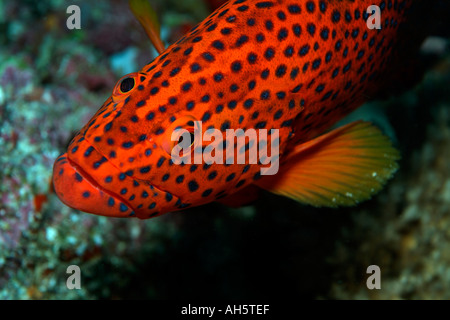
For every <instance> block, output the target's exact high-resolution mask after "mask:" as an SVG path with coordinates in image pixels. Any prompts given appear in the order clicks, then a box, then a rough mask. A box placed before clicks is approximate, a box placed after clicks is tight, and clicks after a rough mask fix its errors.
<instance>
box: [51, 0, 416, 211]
mask: <svg viewBox="0 0 450 320" xmlns="http://www.w3.org/2000/svg"><path fill="white" fill-rule="evenodd" d="M410 3H411V1H380V0H377V1H374V0H370V1H366V0H364V1H317V0H316V1H312V0H311V1H303V0H302V1H293V0H278V1H256V0H238V1H229V2H227V3H226V4H224V5H223V6H222V7H221V8H219V9H217V10H216V11H215V12H214V13H212V14H211V15H210V16H209V17H207V18H206V19H205V20H204V21H203V22H202V23H200V24H199V25H198V26H196V27H194V28H193V29H192V30H191V31H190V32H189V33H188V34H187V35H186V36H184V37H182V38H181V39H180V40H179V41H177V42H176V43H174V44H173V45H171V46H170V47H168V48H167V49H166V50H165V51H164V52H163V53H162V54H161V55H160V56H159V57H157V58H156V59H155V60H153V61H152V62H150V63H149V64H148V65H146V66H144V67H143V68H142V69H141V70H140V71H139V72H136V73H133V74H131V75H127V76H125V77H124V78H122V79H121V80H119V82H118V83H117V85H116V88H115V89H114V91H113V94H112V96H111V97H110V98H108V99H107V101H106V102H105V104H104V105H103V106H102V107H101V108H100V109H99V111H98V112H97V113H96V114H95V115H94V116H93V118H92V119H91V121H89V122H88V124H87V125H86V126H85V127H84V128H83V129H82V130H81V131H80V132H79V133H78V134H77V136H76V137H75V138H74V139H73V140H72V142H71V144H70V146H69V147H68V150H67V153H66V154H63V155H62V156H61V157H60V158H59V161H57V162H56V163H55V167H54V185H55V188H56V192H57V195H58V196H59V197H60V198H61V199H62V201H63V202H65V203H66V204H67V205H69V206H72V207H74V208H76V209H80V210H82V211H86V212H91V213H95V214H101V215H108V216H116V217H126V216H137V217H139V218H143V219H145V218H150V217H155V216H158V215H160V214H163V213H166V212H169V211H176V210H181V209H184V208H186V207H189V206H197V205H201V204H204V203H208V202H212V201H215V200H218V199H224V198H226V197H227V196H230V195H232V194H234V193H236V192H242V189H244V188H248V187H249V186H252V185H255V184H257V182H258V180H260V179H262V178H264V177H262V176H261V174H260V168H261V165H260V164H250V165H248V164H233V165H223V164H212V165H205V164H197V165H195V164H185V165H176V164H174V163H173V161H172V160H171V156H170V154H169V153H168V152H167V150H166V149H165V148H164V146H165V145H167V144H168V143H169V144H170V135H171V133H172V131H173V129H174V128H175V126H186V125H187V123H188V122H189V120H196V121H202V130H203V132H205V131H206V130H207V129H209V128H216V129H219V130H221V131H222V132H225V131H226V129H238V128H242V129H244V130H246V129H250V128H253V129H267V130H270V129H277V130H279V137H280V143H279V148H280V161H281V166H283V162H284V160H283V159H284V157H285V156H287V155H289V153H290V152H291V150H292V149H293V148H295V147H296V146H298V145H300V144H302V143H306V142H308V141H310V140H311V139H313V138H315V137H317V136H318V135H319V134H321V133H323V132H324V131H325V130H326V129H328V128H329V127H330V126H331V125H333V124H334V123H335V122H337V121H338V120H340V119H341V118H342V117H344V116H345V115H346V114H348V113H349V112H351V111H352V110H354V109H355V108H357V107H358V106H360V105H361V104H362V103H363V102H364V101H365V100H366V99H367V98H366V97H367V96H372V95H373V94H374V93H375V92H376V90H377V84H378V83H379V82H380V77H381V76H382V71H383V70H384V69H385V68H386V66H388V65H389V63H390V60H392V56H394V54H393V53H394V48H395V47H394V44H395V41H396V40H395V39H396V37H397V30H398V28H399V27H400V26H401V25H402V23H403V22H404V20H405V17H406V15H405V12H406V9H407V8H408V6H409V5H410ZM373 4H376V5H378V6H380V8H381V9H382V13H381V14H382V17H383V19H382V21H383V27H382V29H381V30H376V29H375V30H371V29H369V28H368V27H367V24H366V20H367V18H368V16H369V15H368V14H367V13H366V9H367V7H368V6H370V5H373ZM130 78H131V79H133V81H134V84H133V85H132V89H131V90H130V92H126V93H124V92H123V91H121V86H123V88H125V87H126V84H127V83H126V82H125V81H128V82H130V80H128V79H130ZM231 143H232V142H231ZM268 143H269V144H270V142H268ZM248 152H249V150H247V151H246V153H247V156H248ZM61 159H62V160H61ZM77 174H78V175H81V176H82V179H83V181H84V182H83V183H81V182H79V181H78V180H79V179H77ZM246 190H248V189H246ZM94 194H95V196H94ZM111 199H112V200H111Z"/></svg>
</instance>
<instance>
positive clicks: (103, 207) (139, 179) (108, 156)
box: [53, 72, 257, 219]
mask: <svg viewBox="0 0 450 320" xmlns="http://www.w3.org/2000/svg"><path fill="white" fill-rule="evenodd" d="M154 82H155V79H153V78H152V79H149V78H148V77H147V75H146V74H144V73H141V72H136V73H132V74H129V75H127V76H124V77H123V78H121V79H120V80H119V81H118V82H117V84H116V86H115V88H114V90H113V93H112V95H111V97H110V98H108V99H107V100H106V101H105V103H104V104H103V106H102V107H101V108H100V109H99V110H98V111H97V113H96V114H95V115H94V116H93V117H92V119H91V120H90V121H89V122H88V123H87V124H86V125H85V126H84V127H83V128H82V129H81V130H80V132H79V133H78V134H77V135H76V136H75V137H74V138H73V140H72V141H71V143H70V144H69V146H68V150H67V152H66V153H64V154H62V155H61V156H59V157H58V159H57V160H56V162H55V165H54V169H53V182H54V186H55V191H56V194H57V195H58V197H59V198H60V199H61V200H62V201H63V202H64V203H65V204H66V205H68V206H70V207H72V208H75V209H78V210H81V211H85V212H89V213H94V214H98V215H104V216H112V217H129V216H132V217H134V216H136V217H138V218H142V219H147V218H151V217H155V216H157V215H160V214H163V213H166V212H170V211H177V210H182V209H184V208H187V207H190V206H197V205H200V204H204V203H208V202H212V201H215V200H217V199H221V198H223V197H225V196H227V195H228V194H229V193H232V192H235V191H236V190H237V189H238V188H241V187H244V186H245V185H247V184H248V183H249V182H250V180H248V181H246V179H244V178H243V175H246V174H250V173H251V172H255V169H256V170H257V168H256V167H257V165H249V164H233V165H229V164H227V159H225V158H226V154H225V152H223V154H222V156H221V158H222V161H204V160H205V159H204V158H202V157H201V153H202V151H204V150H205V148H206V147H207V146H209V147H210V148H211V145H212V144H211V141H215V147H216V150H223V145H224V143H225V144H226V143H228V142H225V141H226V137H224V136H223V134H224V133H225V130H221V129H224V128H220V123H222V122H223V116H218V117H217V118H215V115H214V112H211V116H210V117H211V118H212V119H210V121H208V122H207V123H208V125H203V126H202V121H201V120H202V119H203V120H205V116H204V115H205V113H206V112H207V111H208V110H210V109H211V108H215V106H214V105H213V104H212V103H209V104H208V103H204V104H203V105H202V108H190V107H189V106H190V104H193V103H194V102H193V101H192V100H190V99H191V98H189V97H186V95H182V94H181V93H180V92H179V90H178V91H173V89H172V90H171V89H170V88H166V89H165V90H164V86H158V88H160V89H159V90H161V92H159V94H158V95H157V96H156V97H155V93H156V91H157V90H156V89H154V88H157V86H155V85H154ZM208 114H209V113H208ZM215 127H217V128H216V130H215V133H216V136H215V137H214V138H211V136H210V137H209V141H204V138H205V137H206V136H205V133H206V132H207V130H212V129H214V128H215ZM217 134H219V135H220V137H217ZM221 139H223V140H221ZM219 140H220V141H219ZM229 143H232V142H229ZM175 147H178V149H176V148H175ZM174 150H178V152H174ZM180 150H181V151H180ZM198 153H200V160H198V159H199V158H198V157H197V158H196V154H197V156H198ZM209 154H210V155H211V150H210V153H209ZM212 154H213V155H214V154H215V152H212ZM196 159H197V160H196ZM215 160H217V157H216V158H215ZM250 168H251V169H250Z"/></svg>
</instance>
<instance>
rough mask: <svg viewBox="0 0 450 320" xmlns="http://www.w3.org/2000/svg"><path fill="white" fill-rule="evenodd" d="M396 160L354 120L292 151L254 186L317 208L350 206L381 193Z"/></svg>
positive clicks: (382, 140) (369, 128)
mask: <svg viewBox="0 0 450 320" xmlns="http://www.w3.org/2000/svg"><path fill="white" fill-rule="evenodd" d="M399 158H400V155H399V152H398V151H397V150H396V149H395V148H394V147H393V146H392V145H391V142H390V140H389V139H388V138H387V137H386V136H384V135H383V134H382V133H381V131H380V130H379V129H378V128H376V127H375V126H373V125H372V124H371V123H369V122H362V121H357V122H353V123H350V124H348V125H346V126H343V127H341V128H338V129H336V130H333V131H331V132H329V133H327V134H325V135H322V136H320V137H318V138H316V139H314V140H311V141H308V142H307V143H304V144H301V145H298V146H296V147H295V148H294V150H292V152H291V153H290V154H289V155H287V156H286V159H283V158H281V159H280V160H281V161H282V163H283V165H282V166H281V167H280V171H279V172H278V173H277V174H276V175H274V176H267V177H264V178H263V179H261V180H260V181H259V182H258V183H257V185H258V186H260V187H262V188H264V189H266V190H268V191H271V192H273V193H276V194H280V195H283V196H287V197H289V198H292V199H294V200H297V201H299V202H302V203H305V204H310V205H313V206H316V207H338V206H353V205H356V204H358V203H359V202H361V201H364V200H367V199H370V198H371V197H372V195H374V194H375V193H377V192H378V191H379V190H381V188H382V187H383V185H384V184H385V183H386V181H387V180H389V179H390V178H391V177H392V175H393V174H394V173H395V171H396V170H397V168H398V164H397V160H398V159H399Z"/></svg>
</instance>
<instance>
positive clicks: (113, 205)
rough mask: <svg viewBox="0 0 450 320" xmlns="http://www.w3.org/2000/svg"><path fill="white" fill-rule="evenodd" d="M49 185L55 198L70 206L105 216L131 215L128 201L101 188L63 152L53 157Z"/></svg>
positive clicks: (131, 211) (133, 213) (132, 212)
mask: <svg viewBox="0 0 450 320" xmlns="http://www.w3.org/2000/svg"><path fill="white" fill-rule="evenodd" d="M53 185H54V188H55V192H56V194H57V196H58V197H59V199H60V200H61V201H62V202H63V203H64V204H66V205H67V206H69V207H71V208H73V209H76V210H80V211H84V212H89V213H93V214H97V215H102V216H109V217H123V218H124V217H130V216H133V215H135V212H134V210H133V208H131V206H130V205H129V204H128V203H126V202H125V201H123V200H122V199H120V198H118V197H117V196H116V195H114V194H112V193H110V192H107V191H106V190H105V189H104V188H102V187H101V186H100V185H99V184H98V183H97V182H96V181H95V180H94V179H93V178H92V177H91V176H90V175H88V174H87V173H86V172H85V171H84V170H82V169H81V167H79V166H78V165H76V164H74V163H73V162H72V161H71V160H70V159H69V158H68V156H67V153H64V154H62V155H60V156H59V157H58V159H57V160H56V161H55V164H54V166H53Z"/></svg>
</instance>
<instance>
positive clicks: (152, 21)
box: [129, 0, 165, 54]
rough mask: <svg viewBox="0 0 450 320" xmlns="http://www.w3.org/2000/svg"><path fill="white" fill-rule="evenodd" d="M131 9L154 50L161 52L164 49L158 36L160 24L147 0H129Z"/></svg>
mask: <svg viewBox="0 0 450 320" xmlns="http://www.w3.org/2000/svg"><path fill="white" fill-rule="evenodd" d="M129 4H130V8H131V11H132V12H133V14H134V16H135V17H136V18H137V19H138V20H139V22H140V23H141V25H142V27H144V30H145V32H146V33H147V35H148V37H149V38H150V41H151V42H152V43H153V46H154V47H155V49H156V51H158V53H160V54H161V52H163V51H164V48H165V46H164V43H163V42H162V40H161V36H160V25H159V22H158V15H157V14H156V12H155V10H153V8H152V6H151V5H150V3H149V2H148V0H129Z"/></svg>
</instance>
